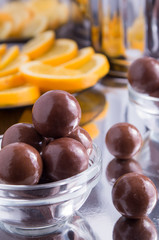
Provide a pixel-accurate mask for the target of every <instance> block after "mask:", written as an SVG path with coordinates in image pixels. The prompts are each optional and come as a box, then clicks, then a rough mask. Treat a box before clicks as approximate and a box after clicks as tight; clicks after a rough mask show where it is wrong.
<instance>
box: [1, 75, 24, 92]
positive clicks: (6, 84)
mask: <svg viewBox="0 0 159 240" xmlns="http://www.w3.org/2000/svg"><path fill="white" fill-rule="evenodd" d="M24 83H25V81H24V78H23V77H22V75H21V74H20V73H16V74H12V75H8V76H5V77H0V91H2V90H5V89H8V88H13V87H18V86H21V85H23V84H24Z"/></svg>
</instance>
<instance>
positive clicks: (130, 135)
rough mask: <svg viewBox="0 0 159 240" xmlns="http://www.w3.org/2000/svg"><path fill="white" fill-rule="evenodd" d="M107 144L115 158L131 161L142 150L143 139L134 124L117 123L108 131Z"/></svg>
mask: <svg viewBox="0 0 159 240" xmlns="http://www.w3.org/2000/svg"><path fill="white" fill-rule="evenodd" d="M105 142H106V146H107V148H108V150H109V152H110V153H111V154H112V155H113V156H114V157H116V158H121V159H129V158H131V157H133V156H134V155H135V154H136V153H137V152H138V151H139V150H140V148H141V146H142V137H141V134H140V132H139V130H138V129H137V128H136V127H135V126H133V125H132V124H129V123H117V124H115V125H113V126H112V127H111V128H110V129H109V130H108V132H107V134H106V138H105Z"/></svg>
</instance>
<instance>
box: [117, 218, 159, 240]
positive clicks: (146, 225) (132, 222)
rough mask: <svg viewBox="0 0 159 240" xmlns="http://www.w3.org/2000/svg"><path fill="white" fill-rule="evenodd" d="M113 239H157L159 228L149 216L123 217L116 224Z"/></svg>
mask: <svg viewBox="0 0 159 240" xmlns="http://www.w3.org/2000/svg"><path fill="white" fill-rule="evenodd" d="M113 240H157V230H156V228H155V226H154V224H153V222H152V221H151V220H150V219H149V218H148V217H143V218H141V219H127V218H125V217H121V218H120V219H119V220H118V221H117V222H116V224H115V226H114V229H113Z"/></svg>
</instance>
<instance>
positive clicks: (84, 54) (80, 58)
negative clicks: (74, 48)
mask: <svg viewBox="0 0 159 240" xmlns="http://www.w3.org/2000/svg"><path fill="white" fill-rule="evenodd" d="M93 54H94V50H93V48H92V47H86V48H82V49H81V50H79V52H78V55H77V57H75V58H73V59H72V60H70V61H68V62H66V63H64V64H62V67H65V68H71V69H76V68H79V67H81V66H82V65H84V64H85V63H86V62H88V61H89V60H90V59H91V57H92V55H93Z"/></svg>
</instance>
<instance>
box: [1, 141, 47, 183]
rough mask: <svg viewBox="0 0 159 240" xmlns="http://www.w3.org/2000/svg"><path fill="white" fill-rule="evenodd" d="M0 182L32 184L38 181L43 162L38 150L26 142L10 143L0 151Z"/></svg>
mask: <svg viewBox="0 0 159 240" xmlns="http://www.w3.org/2000/svg"><path fill="white" fill-rule="evenodd" d="M0 166H1V167H0V182H1V183H6V184H16V185H34V184H37V183H38V182H39V179H40V177H41V174H42V169H43V163H42V159H41V157H40V154H39V153H38V151H37V150H36V149H35V148H33V147H32V146H30V145H28V144H26V143H11V144H9V145H7V146H5V147H4V148H2V149H1V151H0Z"/></svg>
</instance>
